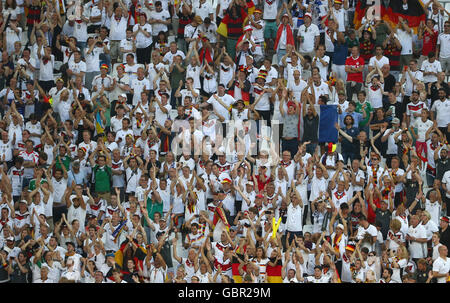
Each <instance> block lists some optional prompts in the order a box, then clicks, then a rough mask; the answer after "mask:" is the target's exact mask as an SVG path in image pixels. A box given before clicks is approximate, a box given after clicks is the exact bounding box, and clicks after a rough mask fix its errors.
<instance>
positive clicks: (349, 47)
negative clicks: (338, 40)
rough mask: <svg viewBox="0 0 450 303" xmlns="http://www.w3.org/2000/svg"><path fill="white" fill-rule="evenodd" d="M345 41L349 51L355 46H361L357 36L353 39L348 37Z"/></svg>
mask: <svg viewBox="0 0 450 303" xmlns="http://www.w3.org/2000/svg"><path fill="white" fill-rule="evenodd" d="M345 43H347V45H348V50H349V51H350V49H351V48H352V47H353V46H359V41H358V38H355V40H351V39H350V38H349V37H347V38H345Z"/></svg>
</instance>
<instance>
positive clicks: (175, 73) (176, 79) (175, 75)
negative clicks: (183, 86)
mask: <svg viewBox="0 0 450 303" xmlns="http://www.w3.org/2000/svg"><path fill="white" fill-rule="evenodd" d="M180 66H181V67H182V68H184V72H180V71H179V70H178V68H177V67H176V66H174V67H173V70H172V72H171V73H170V85H171V86H172V91H173V90H176V89H178V86H179V85H180V80H183V83H184V80H185V78H186V66H185V65H184V63H181V64H180Z"/></svg>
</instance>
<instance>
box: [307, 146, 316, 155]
mask: <svg viewBox="0 0 450 303" xmlns="http://www.w3.org/2000/svg"><path fill="white" fill-rule="evenodd" d="M316 147H317V143H310V144H308V145H306V152H307V153H309V154H311V155H314V153H315V152H316Z"/></svg>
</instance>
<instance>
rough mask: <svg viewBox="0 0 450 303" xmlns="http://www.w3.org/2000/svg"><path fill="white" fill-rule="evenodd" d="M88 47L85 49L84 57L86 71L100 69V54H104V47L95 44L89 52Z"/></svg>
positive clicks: (97, 70)
mask: <svg viewBox="0 0 450 303" xmlns="http://www.w3.org/2000/svg"><path fill="white" fill-rule="evenodd" d="M88 50H89V48H88V47H86V48H85V49H84V58H85V59H86V72H99V71H100V54H103V47H97V46H95V47H94V48H93V49H92V52H91V53H89V54H88V53H87V52H88Z"/></svg>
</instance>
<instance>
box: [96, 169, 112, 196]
mask: <svg viewBox="0 0 450 303" xmlns="http://www.w3.org/2000/svg"><path fill="white" fill-rule="evenodd" d="M93 171H94V173H95V192H97V193H102V192H109V191H111V185H112V184H111V179H110V177H111V176H112V172H111V167H109V166H107V165H105V166H103V167H102V168H100V166H98V165H95V167H94V170H93Z"/></svg>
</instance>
